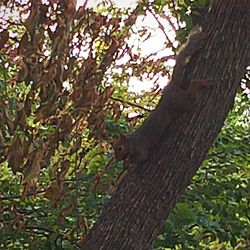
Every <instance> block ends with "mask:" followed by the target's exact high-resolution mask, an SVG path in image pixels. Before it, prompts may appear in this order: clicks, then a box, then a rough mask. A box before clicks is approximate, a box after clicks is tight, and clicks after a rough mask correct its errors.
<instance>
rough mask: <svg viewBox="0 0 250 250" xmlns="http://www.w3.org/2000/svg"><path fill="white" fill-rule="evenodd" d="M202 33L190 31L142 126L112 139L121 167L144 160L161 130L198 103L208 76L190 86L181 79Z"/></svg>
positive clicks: (201, 40)
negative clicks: (153, 107) (171, 72)
mask: <svg viewBox="0 0 250 250" xmlns="http://www.w3.org/2000/svg"><path fill="white" fill-rule="evenodd" d="M204 38H205V34H203V32H202V29H201V27H199V26H198V27H195V29H194V30H193V31H191V33H190V36H189V38H188V41H187V43H186V44H184V46H182V47H181V49H180V52H179V53H178V55H177V57H176V66H175V68H174V71H173V76H172V79H171V81H170V83H169V84H168V85H167V86H165V88H164V89H163V94H162V96H161V99H160V101H159V103H158V105H157V106H156V108H155V110H153V111H152V112H151V113H150V115H149V116H148V117H147V118H146V119H145V120H144V122H143V123H142V125H141V127H139V128H138V129H137V130H136V131H135V132H133V133H130V134H126V135H124V134H120V135H118V137H117V138H115V139H114V141H113V148H114V154H115V158H116V160H117V161H120V160H124V168H125V169H127V168H128V167H130V165H138V164H141V163H143V162H144V161H146V160H147V158H148V156H149V154H150V152H151V151H152V149H153V148H154V147H155V145H156V144H157V142H158V140H159V139H160V138H161V136H162V135H163V134H164V132H165V130H166V129H167V127H168V126H169V125H170V124H171V123H172V122H174V121H175V120H176V119H177V118H178V116H180V115H181V114H182V113H183V112H185V111H188V110H190V109H192V108H193V107H194V106H195V104H196V103H197V98H198V92H199V89H200V87H202V86H207V85H209V80H193V81H191V82H190V83H189V86H188V87H187V88H186V89H184V87H185V85H184V86H183V84H187V83H186V82H185V80H184V78H185V73H186V72H185V70H186V66H187V64H188V63H189V62H190V60H191V58H192V57H193V56H194V54H195V53H196V52H197V51H198V50H200V49H201V48H202V47H203V41H204Z"/></svg>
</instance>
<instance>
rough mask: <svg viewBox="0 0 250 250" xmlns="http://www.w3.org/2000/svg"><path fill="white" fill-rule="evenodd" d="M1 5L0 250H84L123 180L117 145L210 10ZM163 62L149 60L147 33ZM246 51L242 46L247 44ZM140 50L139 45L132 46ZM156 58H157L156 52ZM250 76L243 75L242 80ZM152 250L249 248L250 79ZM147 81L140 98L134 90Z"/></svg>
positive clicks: (197, 4) (155, 5)
mask: <svg viewBox="0 0 250 250" xmlns="http://www.w3.org/2000/svg"><path fill="white" fill-rule="evenodd" d="M87 2H88V1H85V2H84V3H83V5H82V6H80V7H79V8H78V9H76V2H75V1H73V0H71V1H64V0H60V1H45V2H44V1H32V0H31V1H28V0H27V1H25V3H24V2H23V1H18V0H10V1H8V0H7V1H4V2H3V3H1V5H0V10H1V13H2V14H1V15H2V16H1V23H0V24H1V27H2V28H1V30H0V38H1V39H0V120H1V124H0V169H1V171H0V187H1V191H0V247H1V248H3V249H33V248H35V247H36V248H38V249H78V248H79V249H80V248H81V247H82V246H83V245H84V243H85V241H86V237H87V235H88V233H89V230H90V228H92V227H93V225H94V224H95V222H96V220H97V218H98V216H99V215H100V212H101V210H102V208H103V207H104V206H105V204H107V202H108V201H109V200H110V197H111V195H112V194H113V193H114V192H115V190H116V188H117V186H118V185H119V183H120V181H121V180H122V179H123V177H124V171H123V164H122V162H116V161H115V160H114V153H113V149H112V142H113V138H114V137H115V136H116V135H118V134H119V133H127V132H129V131H132V130H134V129H136V127H138V126H140V124H141V122H142V121H143V120H144V119H145V117H146V116H147V115H148V114H149V112H150V111H151V110H152V109H153V108H154V107H155V106H156V104H157V103H158V100H159V98H160V95H161V92H162V88H161V86H159V81H163V82H164V81H166V83H167V81H168V80H169V79H170V77H171V74H172V71H173V68H172V67H173V65H172V60H173V58H174V57H175V53H176V51H177V50H178V48H179V46H176V41H175V40H174V37H173V36H171V35H169V34H171V32H172V33H173V34H175V33H176V39H177V40H178V41H179V45H181V44H183V43H184V42H185V41H186V39H187V35H188V33H189V31H190V30H191V28H192V27H193V26H194V25H195V24H196V22H199V20H198V19H199V17H200V16H202V13H203V10H204V9H205V8H206V6H207V4H208V1H204V0H202V1H177V3H176V2H175V1H167V0H166V1H157V0H155V1H140V2H139V3H138V4H137V7H136V8H135V9H122V8H118V7H116V6H115V5H114V4H113V3H112V2H110V1H103V2H101V3H100V4H98V5H97V6H95V7H89V6H88V5H87ZM148 16H150V17H151V18H152V19H153V20H155V23H156V24H157V29H158V30H159V32H162V34H163V35H164V37H165V43H164V47H165V48H166V50H164V53H161V51H155V52H152V53H149V54H147V53H146V54H144V52H143V51H142V49H141V47H142V44H143V43H145V42H147V41H149V42H150V39H152V33H153V32H154V28H150V27H147V26H146V25H141V26H139V25H136V24H137V23H136V22H138V20H139V21H140V20H141V21H142V23H143V21H145V19H146V18H148ZM246 40H247V39H246ZM135 41H137V42H138V43H137V44H136V43H135ZM160 49H161V47H160ZM248 73H249V72H248ZM242 78H244V79H243V81H242V88H243V89H244V91H243V89H242V88H239V90H238V94H237V97H236V99H235V106H234V109H233V110H232V111H231V113H230V115H229V116H228V118H227V120H226V122H225V124H224V127H223V129H222V131H221V132H220V135H219V136H218V137H217V139H216V141H215V143H214V145H213V146H212V148H211V149H210V150H209V153H208V154H207V158H206V160H205V161H204V162H203V165H202V167H201V168H200V169H199V171H198V172H197V174H196V175H195V176H194V178H193V182H192V184H191V185H190V186H189V187H188V189H187V191H186V193H185V195H183V196H182V197H181V199H180V200H179V202H178V204H177V205H176V207H175V209H173V211H172V212H171V214H170V216H169V218H168V220H166V221H165V223H164V226H163V229H162V231H161V233H160V235H159V236H158V238H157V240H156V242H155V249H168V248H171V249H247V248H248V247H249V246H250V245H249V239H248V232H249V200H248V198H249V193H248V188H249V181H248V175H249V161H250V158H249V124H250V123H249V97H248V96H247V93H248V92H247V91H249V90H248V88H247V85H248V84H249V78H250V75H249V74H246V76H242ZM133 81H134V82H136V84H142V85H143V83H144V82H146V81H150V82H152V87H151V88H150V89H149V90H144V91H142V92H135V91H133V89H131V85H132V83H133Z"/></svg>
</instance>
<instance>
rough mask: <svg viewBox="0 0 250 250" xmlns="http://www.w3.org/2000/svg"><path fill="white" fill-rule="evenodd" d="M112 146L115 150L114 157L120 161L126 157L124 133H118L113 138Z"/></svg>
mask: <svg viewBox="0 0 250 250" xmlns="http://www.w3.org/2000/svg"><path fill="white" fill-rule="evenodd" d="M113 148H114V151H115V158H116V160H117V161H121V160H124V159H125V158H127V156H128V150H127V146H126V136H125V135H124V134H119V135H117V136H116V137H115V138H114V140H113Z"/></svg>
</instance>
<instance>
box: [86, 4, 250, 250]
mask: <svg viewBox="0 0 250 250" xmlns="http://www.w3.org/2000/svg"><path fill="white" fill-rule="evenodd" d="M249 7H250V1H249V0H227V1H220V0H218V1H214V4H213V8H212V9H211V11H210V14H209V22H208V24H207V32H208V34H209V36H208V38H207V42H206V46H205V47H204V49H203V50H202V51H201V52H200V55H199V56H198V57H197V60H195V61H193V62H191V63H190V66H189V72H188V74H189V77H190V79H207V78H213V79H215V80H216V83H215V86H214V88H212V89H208V90H204V91H202V93H201V100H200V102H199V104H198V105H197V106H196V107H195V108H194V109H193V110H192V111H191V112H188V113H186V114H185V115H183V116H182V117H180V118H179V119H178V120H177V121H176V123H175V124H173V125H172V126H171V127H170V128H169V129H168V131H166V134H165V135H164V137H162V138H161V141H160V143H159V145H158V147H157V148H155V150H154V151H153V152H152V157H151V159H149V160H148V161H147V162H146V163H145V164H144V165H143V166H141V167H142V168H143V171H142V172H141V173H140V174H139V175H136V174H134V173H133V172H132V171H131V172H130V171H129V172H128V174H127V175H126V176H125V177H124V179H123V180H122V182H121V183H120V185H119V187H118V190H117V191H116V193H115V194H114V195H113V197H112V199H111V201H110V203H109V204H108V205H107V206H106V207H105V208H104V209H103V211H102V214H101V216H100V217H99V219H98V220H97V222H96V224H95V226H94V228H93V229H92V231H91V232H90V234H89V237H88V238H87V241H86V244H85V246H84V249H88V250H99V249H103V250H116V249H119V250H121V249H124V250H129V249H130V250H133V249H135V250H141V249H143V250H146V249H150V248H151V247H152V243H153V240H154V239H155V237H156V236H157V234H158V233H159V231H160V229H161V226H162V223H163V221H164V220H165V219H166V218H167V216H168V214H169V212H170V211H171V209H172V208H173V206H174V205H175V203H176V201H177V199H178V198H179V197H180V196H181V195H182V194H183V192H184V190H185V189H186V187H187V186H188V185H189V184H190V181H191V179H192V176H193V175H194V174H195V172H196V171H197V169H198V167H199V166H200V165H201V163H202V161H203V160H204V159H205V157H206V153H207V151H208V149H209V147H210V146H211V145H212V143H213V141H214V140H215V138H216V136H217V135H218V133H219V131H220V129H221V127H222V126H223V122H224V120H225V119H226V117H227V115H228V112H229V111H230V109H231V107H232V105H233V100H234V97H235V94H236V91H237V88H238V87H239V83H240V79H241V77H242V76H243V74H244V71H245V68H246V66H247V65H249V64H250V52H249V51H250V43H249V39H250V29H249V24H250V11H249Z"/></svg>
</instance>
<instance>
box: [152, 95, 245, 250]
mask: <svg viewBox="0 0 250 250" xmlns="http://www.w3.org/2000/svg"><path fill="white" fill-rule="evenodd" d="M249 103H250V100H249V98H248V97H247V96H246V95H245V94H239V95H238V96H237V98H236V103H235V107H234V109H233V110H232V111H231V113H230V115H229V117H228V119H227V120H226V122H225V125H224V127H223V129H222V131H221V133H220V134H219V136H218V138H217V140H216V141H215V143H214V145H213V147H212V148H211V149H210V152H209V153H208V156H207V160H206V161H205V162H203V165H202V167H201V168H200V170H199V171H198V173H197V174H196V175H195V176H194V179H193V183H192V184H191V185H190V186H189V188H188V190H187V191H186V194H185V196H184V197H183V198H182V200H181V201H179V203H178V204H177V206H176V208H175V209H174V210H173V211H172V213H171V215H170V216H169V219H168V220H167V221H166V223H165V227H164V229H163V231H162V234H161V235H160V236H159V237H158V240H157V242H156V245H157V246H159V247H157V249H165V248H163V247H162V246H166V247H169V248H171V249H248V248H249V247H250V242H249V238H248V236H249V235H248V232H249V229H250V221H249V180H248V179H249V178H248V176H249V161H250V154H249V139H250V138H249V133H248V131H249V124H250V120H249ZM160 246H161V247H160Z"/></svg>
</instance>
